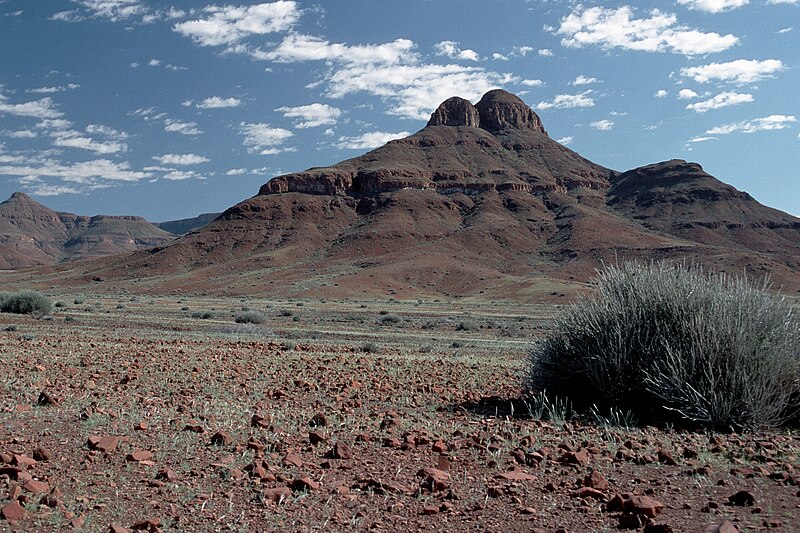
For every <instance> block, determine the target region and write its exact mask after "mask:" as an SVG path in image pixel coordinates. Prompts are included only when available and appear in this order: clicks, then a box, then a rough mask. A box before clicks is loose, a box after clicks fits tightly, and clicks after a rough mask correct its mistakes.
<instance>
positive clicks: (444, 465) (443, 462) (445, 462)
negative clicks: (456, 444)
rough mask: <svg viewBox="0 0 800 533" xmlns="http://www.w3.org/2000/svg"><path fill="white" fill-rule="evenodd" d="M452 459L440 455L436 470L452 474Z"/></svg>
mask: <svg viewBox="0 0 800 533" xmlns="http://www.w3.org/2000/svg"><path fill="white" fill-rule="evenodd" d="M450 466H451V464H450V459H449V458H448V457H447V456H446V455H440V456H439V460H438V461H437V462H436V468H438V469H439V470H442V471H444V472H447V473H450Z"/></svg>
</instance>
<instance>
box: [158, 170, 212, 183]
mask: <svg viewBox="0 0 800 533" xmlns="http://www.w3.org/2000/svg"><path fill="white" fill-rule="evenodd" d="M161 177H162V178H164V179H165V180H169V181H183V180H188V179H191V178H198V179H205V178H203V176H201V175H200V174H198V173H197V172H195V171H194V170H174V169H173V170H170V171H168V172H167V173H166V174H164V175H163V176H161Z"/></svg>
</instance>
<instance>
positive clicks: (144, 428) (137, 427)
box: [133, 420, 150, 431]
mask: <svg viewBox="0 0 800 533" xmlns="http://www.w3.org/2000/svg"><path fill="white" fill-rule="evenodd" d="M149 428H150V426H149V425H148V424H147V422H145V421H144V420H142V421H141V422H139V423H138V424H136V425H135V426H133V429H134V431H147V430H148V429H149Z"/></svg>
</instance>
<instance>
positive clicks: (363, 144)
mask: <svg viewBox="0 0 800 533" xmlns="http://www.w3.org/2000/svg"><path fill="white" fill-rule="evenodd" d="M409 135H410V133H409V132H407V131H400V132H397V133H387V132H384V131H373V132H370V133H364V134H363V135H359V136H357V137H339V142H338V143H336V147H337V148H342V149H344V150H370V149H372V148H378V147H379V146H383V145H384V144H386V143H387V142H389V141H391V140H394V139H402V138H403V137H408V136H409Z"/></svg>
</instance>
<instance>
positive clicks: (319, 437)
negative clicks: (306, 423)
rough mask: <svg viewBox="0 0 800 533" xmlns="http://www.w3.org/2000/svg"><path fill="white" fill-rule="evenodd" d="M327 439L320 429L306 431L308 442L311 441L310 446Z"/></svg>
mask: <svg viewBox="0 0 800 533" xmlns="http://www.w3.org/2000/svg"><path fill="white" fill-rule="evenodd" d="M327 440H328V437H326V436H325V434H324V433H322V432H321V431H309V432H308V442H310V443H311V445H312V446H316V445H317V444H319V443H321V442H325V441H327Z"/></svg>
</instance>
